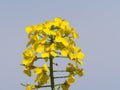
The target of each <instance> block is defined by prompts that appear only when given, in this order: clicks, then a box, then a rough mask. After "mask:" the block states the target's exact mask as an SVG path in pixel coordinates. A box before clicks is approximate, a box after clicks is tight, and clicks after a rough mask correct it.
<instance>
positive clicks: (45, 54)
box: [41, 52, 49, 58]
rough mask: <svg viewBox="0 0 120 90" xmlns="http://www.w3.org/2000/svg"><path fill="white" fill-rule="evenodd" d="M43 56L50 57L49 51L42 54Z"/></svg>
mask: <svg viewBox="0 0 120 90" xmlns="http://www.w3.org/2000/svg"><path fill="white" fill-rule="evenodd" d="M41 57H42V58H49V53H48V52H44V53H42V54H41Z"/></svg>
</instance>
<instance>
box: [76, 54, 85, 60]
mask: <svg viewBox="0 0 120 90" xmlns="http://www.w3.org/2000/svg"><path fill="white" fill-rule="evenodd" d="M77 58H79V59H81V60H82V59H84V58H85V55H84V54H83V53H82V52H79V53H77Z"/></svg>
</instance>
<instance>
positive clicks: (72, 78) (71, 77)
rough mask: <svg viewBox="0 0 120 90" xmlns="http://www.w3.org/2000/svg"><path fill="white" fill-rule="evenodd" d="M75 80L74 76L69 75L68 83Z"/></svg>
mask: <svg viewBox="0 0 120 90" xmlns="http://www.w3.org/2000/svg"><path fill="white" fill-rule="evenodd" d="M74 82H75V77H74V76H73V75H69V77H68V84H73V83H74Z"/></svg>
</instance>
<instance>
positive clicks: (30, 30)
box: [25, 27, 33, 34]
mask: <svg viewBox="0 0 120 90" xmlns="http://www.w3.org/2000/svg"><path fill="white" fill-rule="evenodd" d="M25 31H26V32H27V33H28V34H30V33H31V32H32V31H33V30H32V28H31V27H26V29H25Z"/></svg>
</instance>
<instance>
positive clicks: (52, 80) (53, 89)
mask: <svg viewBox="0 0 120 90" xmlns="http://www.w3.org/2000/svg"><path fill="white" fill-rule="evenodd" d="M50 82H51V90H55V84H54V73H53V58H52V56H50Z"/></svg>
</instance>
